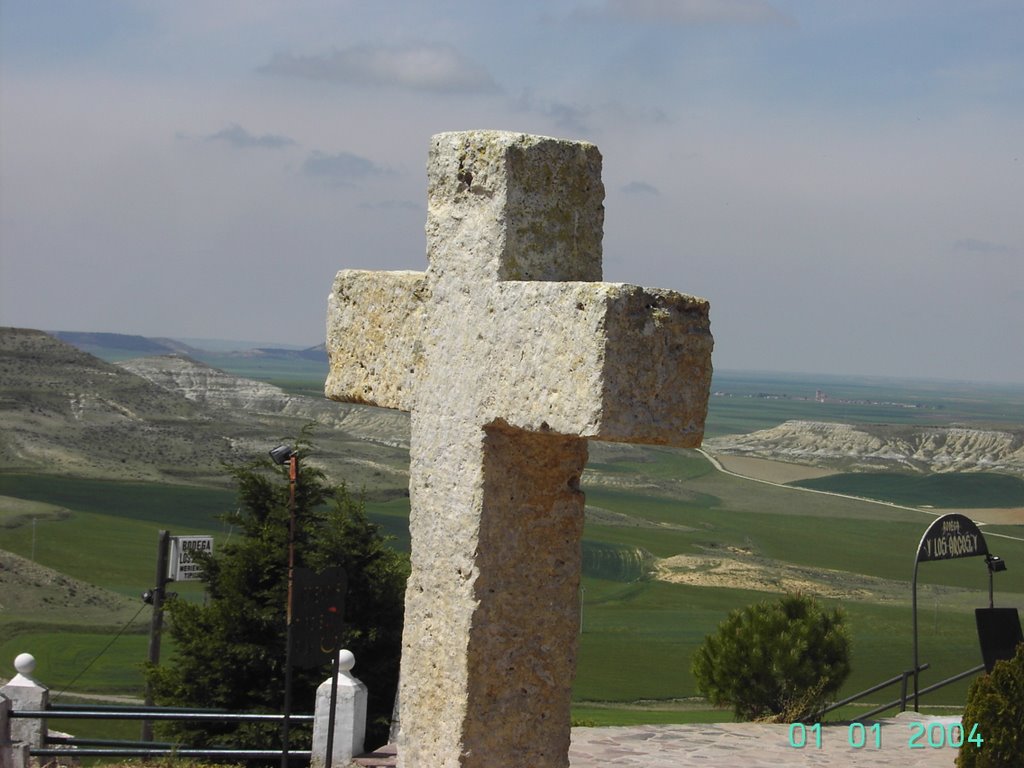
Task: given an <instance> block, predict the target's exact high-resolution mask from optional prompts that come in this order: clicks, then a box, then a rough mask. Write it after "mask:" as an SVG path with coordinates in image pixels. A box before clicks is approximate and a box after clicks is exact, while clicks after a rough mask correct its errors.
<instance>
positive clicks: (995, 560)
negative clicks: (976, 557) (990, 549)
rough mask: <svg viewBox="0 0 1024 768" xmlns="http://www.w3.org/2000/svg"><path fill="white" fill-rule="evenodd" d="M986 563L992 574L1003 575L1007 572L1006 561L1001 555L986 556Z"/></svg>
mask: <svg viewBox="0 0 1024 768" xmlns="http://www.w3.org/2000/svg"><path fill="white" fill-rule="evenodd" d="M985 562H986V563H987V564H988V569H989V570H990V571H991V572H992V573H1002V572H1003V571H1005V570H1006V561H1005V560H1003V558H1001V557H999V555H985Z"/></svg>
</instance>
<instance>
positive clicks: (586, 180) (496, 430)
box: [326, 131, 712, 768]
mask: <svg viewBox="0 0 1024 768" xmlns="http://www.w3.org/2000/svg"><path fill="white" fill-rule="evenodd" d="M427 165H428V189H427V198H428V212H427V226H426V233H427V255H428V260H429V267H428V269H427V271H426V272H425V273H423V272H366V271H354V270H344V271H342V272H339V273H338V276H337V278H336V279H335V283H334V288H333V291H332V293H331V296H330V298H329V301H328V320H327V346H328V353H329V355H330V363H331V365H330V373H329V376H328V379H327V384H326V392H327V395H328V396H329V397H331V398H333V399H336V400H343V401H347V402H357V403H368V404H371V405H377V406H383V407H386V408H397V409H401V410H406V411H411V413H412V417H411V418H412V433H411V444H410V460H411V473H410V483H409V490H410V500H411V505H412V511H411V515H410V521H409V527H410V532H411V536H412V575H411V577H410V579H409V583H408V587H407V591H406V606H405V630H404V636H403V650H402V674H401V686H400V700H401V722H402V726H401V735H400V738H399V745H398V752H399V765H401V766H407V767H408V768H435V767H436V768H441V767H445V768H447V767H449V766H452V767H454V766H460V767H465V768H469V767H470V766H502V767H503V768H507V767H509V766H524V767H525V766H530V768H549V767H551V768H554V767H555V766H558V767H559V768H564V766H567V765H568V749H569V732H570V700H571V687H572V681H573V674H574V670H575V662H576V643H577V635H578V632H579V615H580V610H579V608H580V595H579V583H580V562H581V555H580V540H581V535H582V531H583V493H582V492H581V491H580V476H581V474H582V473H583V470H584V465H585V464H586V460H587V438H592V439H597V440H613V441H623V442H636V443H653V444H661V445H675V446H685V447H694V446H697V445H699V444H700V441H701V438H702V435H703V429H704V418H705V414H706V409H707V398H708V390H709V387H710V381H711V347H712V340H711V334H710V330H709V325H708V304H707V302H706V301H704V300H702V299H696V298H693V297H690V296H684V295H682V294H679V293H675V292H673V291H667V290H660V289H648V288H639V287H636V286H631V285H623V284H618V283H603V282H599V281H600V280H601V237H602V228H603V223H604V205H603V198H604V186H603V184H602V182H601V155H600V153H599V152H598V150H597V147H595V146H594V145H592V144H588V143H585V142H569V141H562V140H557V139H550V138H545V137H538V136H528V135H524V134H518V133H504V132H493V131H472V132H465V133H443V134H439V135H437V136H434V137H433V138H432V140H431V147H430V153H429V159H428V164H427Z"/></svg>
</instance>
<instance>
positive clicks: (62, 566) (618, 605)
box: [0, 449, 1024, 722]
mask: <svg viewBox="0 0 1024 768" xmlns="http://www.w3.org/2000/svg"><path fill="white" fill-rule="evenodd" d="M595 454H596V455H595V462H594V465H593V466H592V467H591V468H590V470H591V472H592V473H593V474H592V478H593V479H594V481H595V482H594V483H592V484H590V485H588V484H587V483H586V478H585V482H584V486H585V490H586V491H587V503H588V508H589V509H590V510H591V512H590V516H591V519H588V523H587V525H586V528H585V539H584V543H583V547H584V562H585V570H584V580H583V590H584V591H583V598H584V605H583V631H582V634H581V638H580V649H579V667H578V675H577V682H576V687H575V699H576V701H577V718H578V719H582V720H588V719H589V720H596V721H600V722H607V721H608V719H609V718H611V719H612V720H615V719H616V718H618V719H619V720H620V721H622V722H634V721H637V720H638V719H643V715H642V714H639V713H642V712H644V711H647V710H650V712H651V715H650V718H651V720H652V721H655V722H660V721H665V718H687V717H690V716H691V715H689V714H687V711H688V710H687V709H686V707H683V709H682V710H680V709H678V708H674V707H673V706H671V704H670V703H671V702H675V701H678V700H682V699H690V698H692V697H694V696H695V695H696V693H697V692H696V688H695V685H694V682H693V678H692V675H691V673H690V668H689V667H690V661H689V660H690V657H691V656H692V654H693V652H694V650H695V649H696V648H697V646H698V645H699V644H700V643H701V642H702V641H703V638H704V637H705V636H706V635H707V634H709V633H711V632H713V631H714V630H715V628H716V627H717V625H718V624H719V623H720V622H721V621H722V620H723V619H724V618H725V616H726V614H727V613H728V612H729V611H730V610H732V609H734V608H739V607H742V606H744V605H747V604H749V603H751V602H754V601H758V600H763V599H769V598H771V597H772V595H771V594H769V593H767V592H763V591H753V590H750V589H742V588H709V587H702V586H694V585H690V584H673V583H668V582H665V581H660V580H657V579H654V578H651V576H650V569H651V565H652V563H654V562H655V561H656V559H657V558H665V557H671V556H674V555H687V554H689V555H704V556H707V555H712V556H720V555H727V554H728V553H730V552H733V551H741V552H743V553H744V555H743V557H749V558H754V559H756V561H757V562H759V563H764V564H767V565H768V566H771V565H772V564H777V565H779V566H782V565H789V566H799V567H801V568H805V569H808V571H809V572H810V573H821V574H824V575H823V576H822V577H821V578H822V579H823V581H822V582H821V583H822V584H824V583H826V581H827V579H833V580H834V579H839V580H840V581H842V580H843V578H844V577H843V573H846V574H847V576H849V577H851V578H852V575H855V574H864V575H867V576H869V577H872V578H874V579H876V580H878V583H879V584H880V586H878V589H879V590H880V592H879V593H878V594H877V595H875V596H868V597H863V596H862V597H859V598H856V599H854V598H849V599H836V598H828V599H826V600H825V602H827V603H829V604H838V605H841V606H842V607H843V609H844V610H845V611H846V613H847V616H848V619H849V624H850V628H851V633H852V636H853V641H854V643H853V654H854V658H853V673H852V675H851V677H850V680H849V682H848V683H847V685H846V687H845V689H844V691H843V693H844V694H845V693H852V692H854V691H856V690H860V689H863V688H866V687H868V686H870V685H872V684H874V683H877V682H879V681H880V680H882V679H885V678H887V677H890V676H892V675H895V674H898V673H899V672H901V671H902V670H903V669H905V668H907V667H908V666H910V663H911V650H910V649H911V637H910V629H909V628H910V612H909V604H910V594H909V583H908V582H909V576H910V570H911V567H912V563H913V553H914V551H915V549H916V545H917V542H918V540H919V538H920V536H921V533H922V532H923V531H924V529H925V528H926V527H927V524H928V523H929V522H930V520H931V519H932V516H930V515H926V514H924V513H916V512H911V511H907V510H897V509H892V508H891V507H885V506H881V505H877V504H871V503H868V502H861V501H856V500H850V499H841V498H832V497H818V496H816V495H812V494H806V493H801V492H799V491H795V490H789V489H786V488H776V487H771V486H765V485H763V484H757V483H752V482H749V481H744V480H740V479H737V478H732V477H728V476H725V475H722V474H720V473H717V472H715V471H714V470H713V469H712V468H711V467H710V465H709V464H708V463H707V462H706V461H705V460H704V459H703V457H701V456H700V455H699V454H695V453H691V452H688V451H674V450H668V449H643V450H641V451H639V452H638V451H627V452H625V453H623V455H621V456H618V455H616V454H615V452H614V451H612V452H610V453H609V452H602V451H596V452H595ZM627 478H634V479H636V478H640V479H642V480H643V481H644V483H643V485H644V490H643V492H639V491H636V490H631V489H629V488H625V489H624V488H621V487H617V486H616V485H615V483H616V482H618V481H620V480H623V479H627ZM0 494H3V495H4V496H8V497H20V498H27V499H29V500H31V501H34V502H41V503H48V504H55V505H59V506H60V507H63V508H66V509H68V510H71V514H70V515H67V516H66V517H63V518H62V519H47V520H40V521H39V522H38V524H37V526H36V538H37V541H36V559H37V561H38V562H40V563H42V564H44V565H50V566H51V567H54V568H58V569H59V570H61V571H63V572H66V573H68V574H70V575H74V576H76V577H78V578H80V579H83V580H89V581H92V582H93V583H96V584H99V585H101V586H104V587H108V588H110V589H113V590H115V591H117V592H120V593H121V594H124V595H128V596H137V595H138V594H139V592H140V591H141V590H142V589H144V588H145V587H147V586H149V585H150V584H149V582H150V581H151V580H152V578H153V576H152V570H153V559H154V553H155V545H156V538H157V531H158V530H159V529H160V528H170V529H171V530H172V531H173V532H175V533H191V532H204V531H205V532H211V533H214V534H215V535H216V536H217V537H218V538H220V539H221V540H223V537H224V536H227V535H228V532H227V531H224V530H222V529H221V527H220V523H219V522H218V521H217V519H216V516H217V514H218V513H219V512H222V511H225V510H226V509H229V508H230V506H231V505H232V504H233V503H234V497H233V495H232V494H231V493H230V492H227V491H223V490H217V489H209V490H207V489H199V488H188V487H172V486H156V485H153V486H146V485H143V484H119V483H114V482H98V481H75V480H68V479H55V478H38V477H28V476H16V475H0ZM368 509H369V511H370V514H371V517H372V518H373V519H374V520H376V521H377V522H379V523H380V524H381V526H382V529H383V530H385V531H386V532H390V533H393V534H394V535H395V538H396V542H395V543H396V545H398V546H407V544H408V529H407V523H406V521H407V515H408V499H405V498H400V499H395V500H392V501H389V502H381V503H373V504H370V505H368ZM609 520H611V521H612V523H609ZM624 520H629V521H630V524H629V525H626V524H623V521H624ZM1001 530H1005V531H1008V532H1009V534H1008V535H1011V536H1015V537H1016V538H1015V540H1010V539H1003V540H1000V542H999V549H998V552H999V554H1000V555H1001V556H1003V557H1004V559H1006V560H1007V562H1009V563H1010V564H1011V570H1010V571H1008V572H1007V573H1005V574H1000V575H999V581H998V585H997V590H998V595H999V598H998V600H999V604H1002V605H1007V604H1009V605H1017V606H1018V607H1021V608H1024V577H1022V574H1024V569H1020V568H1014V567H1013V564H1015V563H1024V535H1021V534H1022V531H1021V530H1020V529H1019V527H1017V526H1004V527H1003V528H1002V529H1001ZM3 536H4V548H5V549H8V550H9V551H13V552H15V553H18V554H22V555H27V553H28V551H29V548H30V547H31V527H30V526H29V525H27V524H22V525H19V526H18V527H15V528H9V529H4V531H3ZM837 572H838V575H837ZM826 577H827V578H826ZM180 586H181V587H182V588H183V589H187V588H188V587H189V585H180ZM986 590H987V576H986V571H985V568H984V564H983V563H981V562H980V561H977V560H960V561H952V562H947V563H941V564H934V563H929V564H927V567H922V573H921V588H920V596H919V597H920V603H921V612H920V620H921V625H922V630H923V631H922V637H921V643H922V646H921V656H922V659H923V660H925V661H928V662H930V663H931V664H932V669H931V670H930V671H929V672H928V673H925V674H926V676H925V678H924V680H925V683H926V684H927V683H929V682H934V681H936V680H938V679H941V677H943V676H948V675H951V674H955V673H957V672H960V671H962V670H963V669H966V668H968V667H970V666H973V665H974V664H976V663H978V661H979V660H980V655H979V651H978V648H977V639H976V635H975V629H974V619H973V615H972V609H973V607H976V606H981V605H984V604H986V602H987V592H986ZM20 619H21V621H19V622H8V623H7V625H6V626H7V629H2V628H0V654H6V655H7V656H8V657H11V656H13V655H14V654H16V653H18V652H21V651H23V650H29V651H31V652H33V653H35V654H36V655H37V656H38V657H39V658H40V667H39V674H40V676H41V677H42V679H44V680H45V681H46V682H47V683H48V684H49V685H51V687H52V688H58V689H59V688H60V687H61V686H64V685H67V684H68V683H69V682H70V681H71V679H72V678H73V677H74V676H75V675H76V674H78V673H79V671H80V670H81V669H82V668H83V667H84V666H85V665H86V664H87V663H88V660H89V659H91V658H92V657H93V656H95V655H96V654H98V653H99V651H100V650H101V649H102V647H103V646H104V645H105V643H106V642H107V641H109V640H110V638H111V637H112V635H113V633H114V632H116V631H118V630H119V629H121V627H122V626H123V624H122V623H118V624H117V625H116V626H114V625H112V626H110V627H109V628H107V629H103V628H95V627H91V628H89V627H83V628H82V631H81V632H75V633H71V634H68V633H67V632H66V631H61V632H60V633H59V634H56V633H54V631H53V628H52V627H49V626H45V625H39V624H33V623H32V621H31V616H23V617H20ZM147 619H148V609H147V610H145V611H143V612H142V616H141V617H140V618H139V619H138V620H137V622H136V624H134V625H132V627H131V628H130V631H129V632H128V633H127V634H125V635H124V636H123V637H121V638H120V639H119V640H117V642H116V643H114V645H112V646H111V647H110V648H109V649H108V650H107V651H106V653H105V654H104V655H103V657H102V659H101V661H97V662H95V664H94V665H93V667H92V668H90V669H89V670H88V671H87V672H86V673H85V674H83V675H82V677H81V678H80V679H79V680H78V681H77V682H76V683H75V688H76V689H78V690H82V691H92V692H109V691H116V692H126V691H131V690H133V689H134V690H136V691H138V690H140V686H141V674H140V666H139V665H140V663H141V660H142V659H143V658H144V655H145V636H144V634H137V633H138V632H142V633H144V632H145V624H146V621H147ZM70 620H71V621H72V622H73V619H70ZM139 622H141V626H139V625H138V623H139ZM11 630H13V632H11ZM925 630H926V631H925ZM966 686H967V682H964V683H960V684H958V685H956V686H952V687H950V688H948V689H946V690H944V691H942V692H941V693H940V694H938V695H936V696H934V697H932V698H931V699H930V701H929V703H931V704H948V705H953V706H955V705H957V704H959V703H962V701H963V696H964V692H965V691H966ZM651 700H653V701H656V702H657V701H661V702H664V703H663V704H648V705H646V707H645V706H640V705H636V704H634V702H637V701H651ZM876 700H880V699H876ZM690 709H692V707H691V708H690ZM595 711H599V713H600V717H598V715H596V714H594V712H595ZM588 713H589V714H588ZM667 713H668V714H667ZM692 716H693V717H699V715H692Z"/></svg>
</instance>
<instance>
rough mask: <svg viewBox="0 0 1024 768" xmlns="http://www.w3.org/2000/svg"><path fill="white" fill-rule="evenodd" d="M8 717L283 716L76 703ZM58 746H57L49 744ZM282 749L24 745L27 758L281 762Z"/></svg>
mask: <svg viewBox="0 0 1024 768" xmlns="http://www.w3.org/2000/svg"><path fill="white" fill-rule="evenodd" d="M10 716H11V717H12V718H25V719H32V718H38V719H45V720H151V721H158V720H179V721H185V722H188V721H193V722H201V721H217V722H228V723H282V724H283V723H284V721H285V716H284V715H282V714H272V713H238V712H228V711H226V710H216V709H189V708H182V707H142V706H135V707H120V706H111V705H96V706H91V705H87V704H85V705H78V704H68V705H64V706H61V707H59V708H57V707H54V708H49V709H43V710H11V712H10ZM288 721H289V722H290V723H302V722H307V723H308V722H312V721H313V715H306V714H302V715H289V716H288ZM52 745H59V746H52ZM284 754H285V752H284V750H283V749H232V748H228V747H222V748H214V747H210V748H195V749H194V748H190V747H182V746H179V745H175V744H168V743H155V742H141V741H114V740H107V739H87V738H76V737H73V736H72V737H68V736H58V737H52V738H51V737H46V738H45V746H42V747H36V746H30V747H29V755H30V756H32V757H69V756H71V755H73V756H75V757H142V758H155V757H165V756H168V755H175V756H178V757H188V758H201V759H218V758H223V759H225V760H245V759H271V758H282V757H283V756H284ZM311 756H312V752H311V751H310V750H308V749H306V750H296V749H289V750H288V752H287V759H288V760H296V761H298V760H301V761H304V762H309V760H310V758H311Z"/></svg>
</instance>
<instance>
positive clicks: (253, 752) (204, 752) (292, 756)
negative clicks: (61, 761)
mask: <svg viewBox="0 0 1024 768" xmlns="http://www.w3.org/2000/svg"><path fill="white" fill-rule="evenodd" d="M281 752H282V751H281V750H280V749H277V750H268V749H89V748H87V747H86V748H82V749H77V748H76V749H68V748H66V747H65V748H63V749H59V748H58V749H36V748H35V747H32V748H30V749H29V754H30V755H31V756H32V757H75V758H78V757H142V758H153V757H167V756H169V755H173V756H175V757H190V758H200V759H202V758H229V759H232V760H234V759H240V760H247V759H252V760H259V759H263V760H266V759H270V758H279V757H281ZM312 755H313V753H312V751H311V750H308V749H306V750H299V749H290V750H288V759H289V760H304V761H309V760H310V758H311V757H312Z"/></svg>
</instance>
